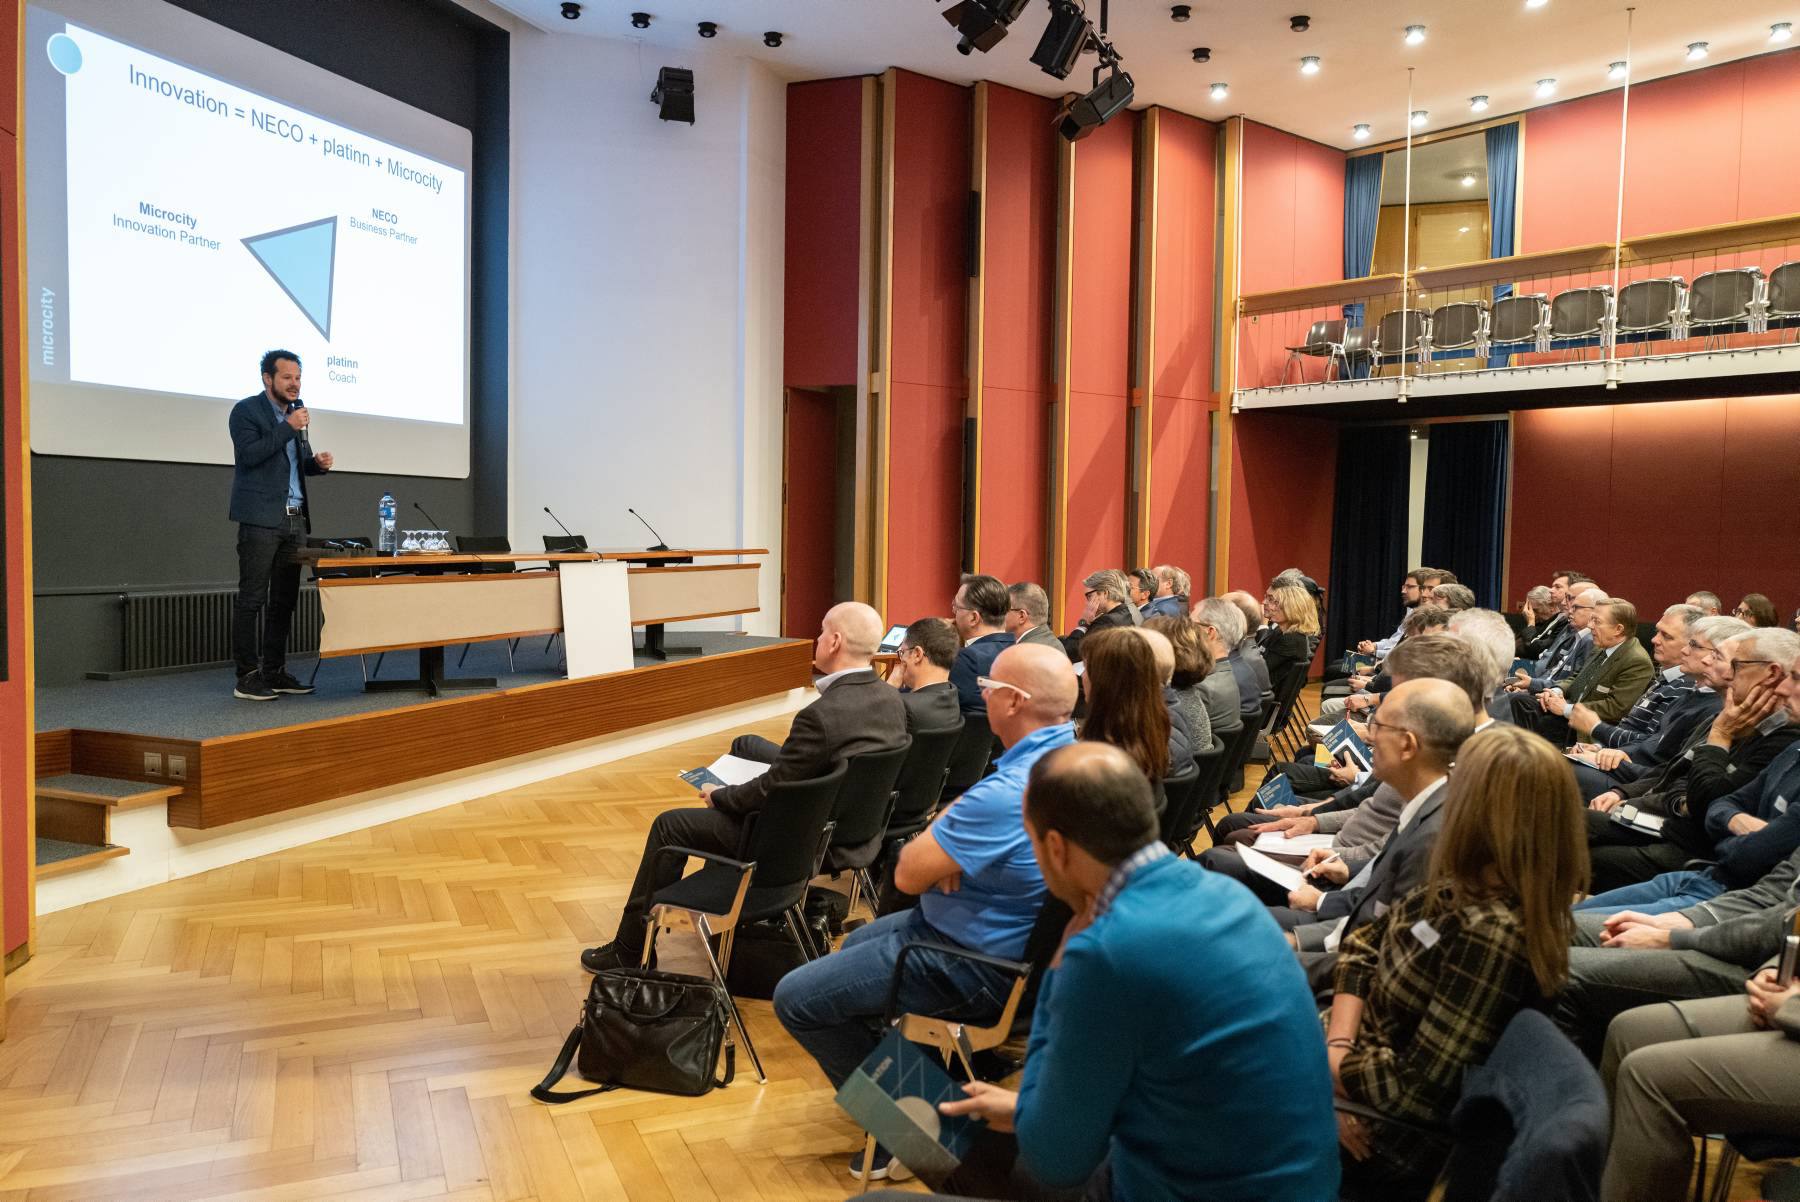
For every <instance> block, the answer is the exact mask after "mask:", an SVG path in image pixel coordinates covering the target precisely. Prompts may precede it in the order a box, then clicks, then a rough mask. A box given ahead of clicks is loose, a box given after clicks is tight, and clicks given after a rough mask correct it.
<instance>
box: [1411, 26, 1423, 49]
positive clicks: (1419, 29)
mask: <svg viewBox="0 0 1800 1202" xmlns="http://www.w3.org/2000/svg"><path fill="white" fill-rule="evenodd" d="M1424 40H1425V27H1424V26H1423V25H1408V26H1407V27H1406V44H1407V45H1408V46H1417V45H1418V44H1419V43H1420V42H1423V41H1424Z"/></svg>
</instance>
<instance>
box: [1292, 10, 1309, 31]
mask: <svg viewBox="0 0 1800 1202" xmlns="http://www.w3.org/2000/svg"><path fill="white" fill-rule="evenodd" d="M1288 28H1289V29H1291V30H1293V31H1294V32H1295V33H1305V32H1306V31H1307V30H1309V29H1311V28H1312V18H1311V17H1309V16H1306V15H1305V14H1301V15H1300V16H1296V17H1289V18H1288Z"/></svg>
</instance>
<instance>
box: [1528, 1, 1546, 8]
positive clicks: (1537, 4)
mask: <svg viewBox="0 0 1800 1202" xmlns="http://www.w3.org/2000/svg"><path fill="white" fill-rule="evenodd" d="M1548 3H1550V0H1525V7H1526V8H1542V7H1544V5H1546V4H1548Z"/></svg>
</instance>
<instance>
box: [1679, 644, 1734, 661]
mask: <svg viewBox="0 0 1800 1202" xmlns="http://www.w3.org/2000/svg"><path fill="white" fill-rule="evenodd" d="M1687 645H1688V650H1689V651H1698V652H1699V653H1700V662H1701V663H1705V662H1706V661H1708V660H1715V661H1717V662H1719V663H1724V662H1725V657H1724V656H1722V655H1720V654H1719V650H1718V648H1716V647H1708V646H1705V645H1704V644H1702V643H1701V642H1700V641H1699V640H1698V639H1689V640H1688V643H1687Z"/></svg>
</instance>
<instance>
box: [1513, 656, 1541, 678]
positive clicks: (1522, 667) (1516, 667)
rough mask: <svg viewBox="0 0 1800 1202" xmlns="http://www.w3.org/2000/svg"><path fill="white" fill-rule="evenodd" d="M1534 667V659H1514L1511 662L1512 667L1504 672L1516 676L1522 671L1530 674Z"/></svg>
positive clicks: (1535, 663) (1535, 666)
mask: <svg viewBox="0 0 1800 1202" xmlns="http://www.w3.org/2000/svg"><path fill="white" fill-rule="evenodd" d="M1536 668H1537V661H1536V660H1535V659H1515V660H1514V661H1513V662H1512V667H1510V668H1508V669H1507V670H1506V674H1507V675H1508V676H1517V675H1518V674H1519V673H1521V672H1523V673H1525V675H1527V676H1530V675H1531V673H1532V672H1533V671H1534V670H1535V669H1536Z"/></svg>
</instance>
